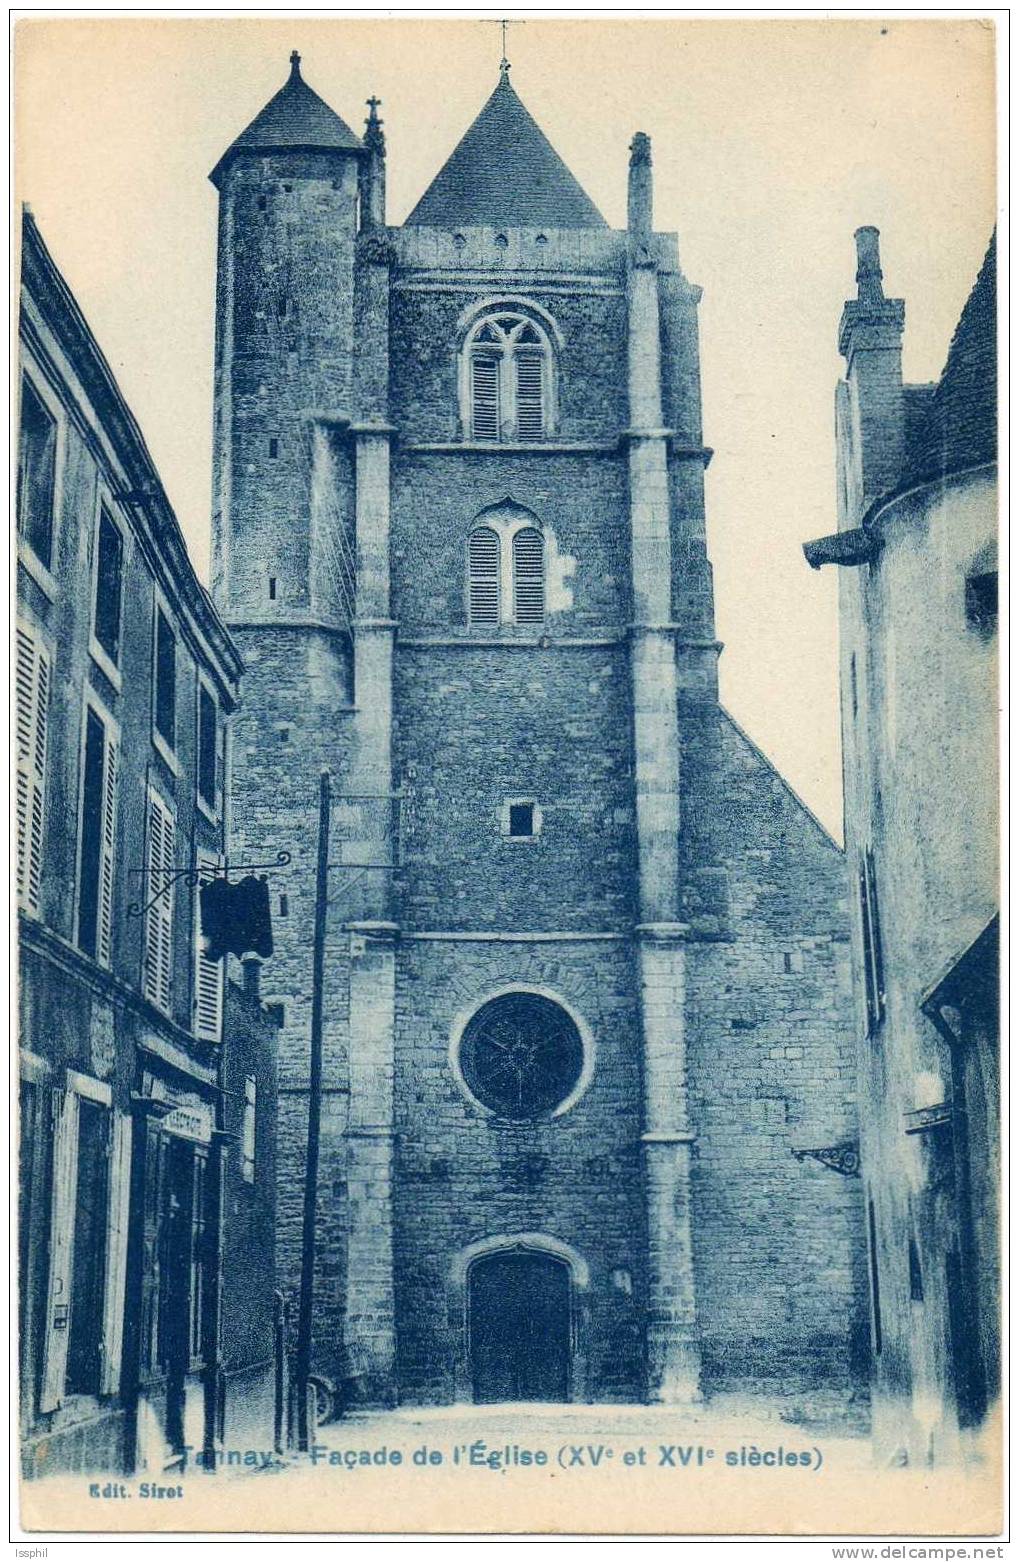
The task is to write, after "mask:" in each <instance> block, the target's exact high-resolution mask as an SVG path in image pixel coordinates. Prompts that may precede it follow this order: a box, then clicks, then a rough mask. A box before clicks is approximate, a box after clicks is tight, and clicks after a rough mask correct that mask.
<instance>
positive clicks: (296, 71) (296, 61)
mask: <svg viewBox="0 0 1019 1562" xmlns="http://www.w3.org/2000/svg"><path fill="white" fill-rule="evenodd" d="M290 74H291V76H299V75H300V74H301V56H300V55H299V54H298V52H297V50H296V49H291V51H290Z"/></svg>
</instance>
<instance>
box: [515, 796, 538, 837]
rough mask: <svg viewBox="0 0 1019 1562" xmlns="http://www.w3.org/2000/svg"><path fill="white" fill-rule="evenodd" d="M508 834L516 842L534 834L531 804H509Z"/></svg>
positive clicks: (532, 807) (532, 806)
mask: <svg viewBox="0 0 1019 1562" xmlns="http://www.w3.org/2000/svg"><path fill="white" fill-rule="evenodd" d="M509 833H510V837H511V838H512V839H516V840H520V839H521V838H522V837H526V836H530V835H533V834H534V804H533V803H510V810H509Z"/></svg>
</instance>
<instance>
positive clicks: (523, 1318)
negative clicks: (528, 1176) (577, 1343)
mask: <svg viewBox="0 0 1019 1562" xmlns="http://www.w3.org/2000/svg"><path fill="white" fill-rule="evenodd" d="M570 1286H571V1282H570V1270H569V1266H568V1265H567V1264H566V1263H565V1262H564V1261H563V1260H562V1259H560V1258H556V1257H555V1256H554V1255H552V1254H550V1253H542V1252H538V1251H536V1250H534V1249H528V1248H519V1249H516V1250H512V1251H510V1252H499V1253H491V1254H488V1255H486V1256H484V1257H481V1258H477V1259H475V1260H474V1262H473V1263H472V1264H471V1267H470V1269H469V1271H468V1275H467V1330H468V1346H469V1351H470V1364H471V1378H472V1383H473V1390H474V1402H475V1404H492V1403H494V1402H497V1401H499V1400H559V1401H565V1400H568V1399H569V1397H570V1355H571V1335H572V1329H571V1317H570V1310H571V1294H570Z"/></svg>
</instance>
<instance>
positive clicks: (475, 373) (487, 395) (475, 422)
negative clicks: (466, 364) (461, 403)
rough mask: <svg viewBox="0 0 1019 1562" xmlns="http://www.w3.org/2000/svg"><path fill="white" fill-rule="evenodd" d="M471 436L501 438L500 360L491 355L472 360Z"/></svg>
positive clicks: (476, 437)
mask: <svg viewBox="0 0 1019 1562" xmlns="http://www.w3.org/2000/svg"><path fill="white" fill-rule="evenodd" d="M471 435H472V437H473V438H474V439H493V440H494V439H498V438H499V359H498V358H497V357H495V356H494V355H493V354H491V353H485V352H476V353H475V354H474V356H473V357H472V358H471Z"/></svg>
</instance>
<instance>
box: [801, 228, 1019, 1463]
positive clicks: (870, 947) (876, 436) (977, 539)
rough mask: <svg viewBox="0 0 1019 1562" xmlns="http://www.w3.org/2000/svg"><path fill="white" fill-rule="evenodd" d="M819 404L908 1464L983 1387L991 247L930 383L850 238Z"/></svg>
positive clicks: (973, 1414) (976, 1418)
mask: <svg viewBox="0 0 1019 1562" xmlns="http://www.w3.org/2000/svg"><path fill="white" fill-rule="evenodd" d="M856 242H857V252H858V270H857V284H858V295H857V297H856V298H855V299H853V300H851V301H850V302H849V303H847V304H846V307H845V311H844V313H843V316H842V324H841V327H840V331H839V351H840V352H841V353H842V355H843V356H844V357H845V359H846V378H845V380H844V381H842V382H841V383H840V384H839V386H838V390H837V394H836V427H837V439H838V473H839V505H838V519H839V530H838V532H836V533H835V534H834V536H831V537H825V538H822V539H820V540H819V541H817V542H812V543H809V544H808V545H807V546H806V549H805V552H806V556H807V559H808V561H809V562H810V563H811V564H812V565H813V566H814V567H815V568H819V567H820V566H821V565H822V564H826V563H833V564H838V565H841V566H843V568H842V574H841V578H840V583H839V585H840V592H839V604H840V621H841V638H842V649H841V659H842V665H841V682H842V734H843V751H844V755H845V818H846V855H847V862H848V867H849V872H850V878H851V883H852V892H853V898H854V902H855V905H856V918H855V924H854V940H853V941H854V966H855V974H856V993H857V1002H856V1028H857V1035H858V1038H859V1044H860V1089H861V1096H860V1113H861V1128H862V1152H863V1172H864V1176H865V1178H866V1197H867V1220H868V1234H869V1237H868V1239H869V1255H870V1266H871V1302H872V1340H873V1363H874V1368H873V1371H874V1391H875V1392H874V1430H875V1436H876V1439H877V1445H878V1449H879V1451H880V1452H881V1453H882V1454H883V1455H885V1456H887V1457H898V1458H904V1459H907V1460H908V1461H909V1462H911V1463H920V1464H924V1463H926V1462H928V1461H929V1460H932V1459H935V1458H939V1457H952V1456H954V1455H955V1454H956V1453H958V1451H959V1449H960V1446H961V1447H962V1448H963V1449H965V1448H966V1447H967V1446H968V1444H969V1443H970V1442H971V1441H972V1436H973V1430H974V1429H976V1428H979V1426H980V1424H981V1422H982V1421H983V1419H984V1418H985V1416H986V1414H987V1411H988V1409H989V1407H990V1406H991V1405H992V1404H993V1403H994V1401H995V1400H996V1398H997V1395H998V1388H999V1359H1000V1332H999V1279H998V1251H999V1229H998V1187H999V1105H998V1095H999V1085H998V1077H999V1076H998V915H997V913H998V770H997V731H998V689H997V650H998V645H997V639H998V637H997V614H998V605H997V593H998V565H997V488H996V476H997V473H996V464H995V463H996V455H997V427H996V385H997V365H996V338H995V251H994V244H993V241H992V244H991V247H990V249H989V250H988V252H987V258H986V260H985V261H984V265H983V268H982V269H981V272H980V275H979V277H978V279H977V282H976V285H975V286H974V288H973V291H972V293H971V294H970V297H969V300H968V302H967V304H966V307H965V309H964V310H963V312H962V315H961V318H960V320H959V324H958V327H957V329H956V332H955V336H954V338H953V341H952V345H951V349H950V351H949V354H948V361H947V363H946V364H945V369H944V373H943V374H942V376H941V379H940V380H939V381H938V383H937V385H933V386H932V385H904V384H903V382H902V367H901V358H900V350H901V341H902V328H903V318H904V305H903V302H902V300H901V299H889V298H886V297H885V296H884V291H883V287H882V277H881V265H880V258H879V252H878V234H877V230H876V229H874V228H861V229H860V230H859V231H858V233H857V235H856Z"/></svg>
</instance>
